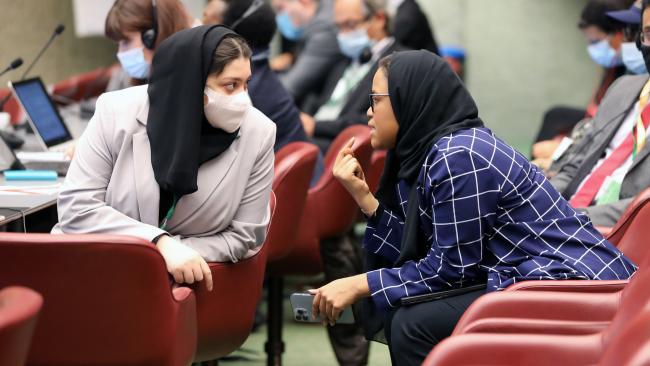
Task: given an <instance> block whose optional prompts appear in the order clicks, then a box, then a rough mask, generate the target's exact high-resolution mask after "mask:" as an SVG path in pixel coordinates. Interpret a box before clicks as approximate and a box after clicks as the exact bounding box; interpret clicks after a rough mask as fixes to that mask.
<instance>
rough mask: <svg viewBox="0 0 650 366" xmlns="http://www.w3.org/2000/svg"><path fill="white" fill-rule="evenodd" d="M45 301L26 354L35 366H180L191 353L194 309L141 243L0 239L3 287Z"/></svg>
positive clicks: (103, 238) (105, 238) (186, 292)
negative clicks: (18, 289)
mask: <svg viewBox="0 0 650 366" xmlns="http://www.w3.org/2000/svg"><path fill="white" fill-rule="evenodd" d="M9 285H19V286H25V287H29V288H32V289H34V290H35V291H38V292H39V293H40V294H41V295H42V296H43V298H44V299H45V305H44V307H43V311H42V312H41V315H40V317H39V321H38V326H37V328H36V332H35V334H34V338H33V341H32V346H31V348H30V351H29V356H28V361H27V363H28V364H37V365H124V364H131V365H136V364H137V365H181V364H187V363H189V362H191V360H192V359H193V355H194V351H195V349H196V312H195V309H196V304H195V302H194V294H193V293H192V291H191V290H190V289H188V288H177V289H174V290H173V291H172V289H171V286H170V280H169V276H168V274H167V269H166V267H165V262H164V260H163V258H162V256H161V255H160V253H159V252H158V250H156V248H155V247H154V246H153V245H151V243H148V242H146V241H144V240H142V239H137V238H131V237H126V236H113V235H49V234H9V233H2V234H0V287H4V286H9Z"/></svg>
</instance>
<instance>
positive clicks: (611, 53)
mask: <svg viewBox="0 0 650 366" xmlns="http://www.w3.org/2000/svg"><path fill="white" fill-rule="evenodd" d="M631 2H632V1H631V0H589V2H588V3H587V5H586V6H585V8H584V9H583V11H582V15H581V17H580V22H579V23H578V28H580V30H582V32H583V33H584V36H585V39H586V41H587V44H588V46H587V51H588V52H589V55H590V56H591V58H592V60H593V61H594V62H595V63H596V64H598V65H600V66H602V67H603V68H604V75H603V78H602V81H601V83H600V85H599V86H598V88H597V89H596V91H595V92H594V95H593V97H592V100H591V102H590V105H589V109H587V110H585V109H581V108H573V107H553V108H551V109H549V110H548V111H547V112H546V113H545V115H544V119H543V121H542V126H541V127H540V130H539V132H538V133H537V137H536V138H535V144H534V145H533V149H532V158H533V160H537V159H539V160H537V161H536V164H538V165H540V166H542V167H543V168H548V166H549V164H550V158H551V157H552V156H553V152H554V151H555V149H556V148H557V147H558V146H559V144H560V140H561V137H560V138H556V137H557V136H558V135H561V134H567V133H569V132H570V131H571V130H572V129H573V127H574V126H575V125H576V124H577V123H578V122H579V121H581V120H582V119H584V118H585V116H588V117H589V118H591V117H593V116H594V115H595V111H596V110H597V108H598V105H599V104H600V102H601V100H602V99H603V97H604V96H605V92H607V89H608V88H609V86H610V85H611V84H612V83H613V82H614V80H616V79H617V78H618V77H620V76H622V75H624V74H625V71H626V70H625V66H624V65H623V59H622V57H621V43H622V41H623V28H624V24H623V23H620V22H618V21H616V20H614V19H612V18H610V17H608V16H607V12H610V11H616V10H623V9H627V8H628V7H629V6H630V4H631Z"/></svg>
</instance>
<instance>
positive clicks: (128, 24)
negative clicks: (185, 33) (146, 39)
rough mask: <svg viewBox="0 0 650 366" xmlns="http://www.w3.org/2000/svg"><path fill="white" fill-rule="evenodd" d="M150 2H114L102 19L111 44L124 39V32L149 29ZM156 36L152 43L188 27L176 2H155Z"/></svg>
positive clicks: (186, 19)
mask: <svg viewBox="0 0 650 366" xmlns="http://www.w3.org/2000/svg"><path fill="white" fill-rule="evenodd" d="M152 8H153V6H152V2H151V0H117V1H115V3H114V4H113V7H112V8H111V10H110V11H109V12H108V15H107V16H106V23H105V34H106V37H108V38H110V39H112V40H113V41H116V42H119V41H123V40H125V39H126V32H138V33H142V32H144V31H146V30H148V29H151V28H152V27H153V14H152V13H153V12H152ZM156 17H157V18H158V36H157V37H156V44H155V46H158V45H159V44H160V42H162V41H164V40H165V39H167V38H168V37H169V36H171V35H172V34H174V33H176V32H178V31H181V30H183V29H186V28H189V18H188V16H187V11H186V10H185V6H184V5H183V3H181V1H180V0H157V1H156Z"/></svg>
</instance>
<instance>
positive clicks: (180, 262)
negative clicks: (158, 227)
mask: <svg viewBox="0 0 650 366" xmlns="http://www.w3.org/2000/svg"><path fill="white" fill-rule="evenodd" d="M156 246H157V247H158V250H159V251H160V254H162V256H163V258H164V259H165V263H166V264H167V271H168V272H169V273H170V274H171V275H172V276H174V281H176V283H187V284H192V283H194V282H200V281H203V280H204V279H205V286H206V288H207V289H208V291H212V272H211V271H210V266H208V263H207V262H206V261H205V259H203V257H201V256H200V255H199V253H197V252H196V251H195V250H194V249H192V248H190V247H188V246H186V245H183V243H180V242H178V241H176V240H174V239H173V238H172V237H170V236H168V235H163V236H162V237H161V238H160V239H158V242H157V243H156Z"/></svg>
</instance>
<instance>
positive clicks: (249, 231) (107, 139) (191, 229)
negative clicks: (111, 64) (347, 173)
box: [52, 85, 275, 262]
mask: <svg viewBox="0 0 650 366" xmlns="http://www.w3.org/2000/svg"><path fill="white" fill-rule="evenodd" d="M148 112H149V97H148V94H147V86H146V85H143V86H137V87H133V88H128V89H124V90H120V91H116V92H111V93H106V94H103V95H102V96H101V97H99V99H98V100H97V109H96V112H95V115H94V116H93V118H92V119H91V120H90V123H89V124H88V128H87V129H86V131H85V132H84V134H83V136H82V137H81V139H80V140H79V142H78V144H77V148H76V152H75V157H74V159H73V160H72V164H71V165H70V169H69V171H68V175H67V176H66V179H65V182H64V184H63V187H62V189H61V192H60V194H59V197H58V215H59V223H58V224H57V225H56V226H55V227H54V229H53V230H52V232H53V233H70V234H82V233H101V234H124V235H132V236H136V237H141V238H144V239H146V240H152V239H154V238H155V237H156V236H158V235H160V234H162V233H164V231H163V230H161V229H159V228H158V226H159V223H158V206H159V200H160V191H159V187H158V184H157V183H156V180H155V178H154V172H153V168H152V166H151V150H150V146H149V138H148V136H147V131H146V125H147V116H148ZM274 141H275V124H274V123H273V122H271V121H270V120H269V119H268V118H267V117H266V116H264V115H263V114H262V113H261V112H259V111H258V110H257V109H255V108H253V107H250V109H249V111H248V113H247V114H246V117H245V119H244V121H243V123H242V126H241V128H240V132H239V135H238V137H237V139H236V140H235V141H234V142H233V144H232V145H231V146H230V148H229V149H228V150H226V151H225V152H224V153H222V154H221V155H219V156H218V157H216V158H214V159H212V160H210V161H208V162H206V163H204V164H203V165H201V167H200V168H199V172H198V178H197V184H198V191H196V192H194V193H192V194H190V195H186V196H183V197H182V198H181V199H180V200H179V201H178V204H177V206H176V211H175V213H174V216H173V217H172V218H171V220H170V222H169V223H168V230H167V232H168V233H169V234H170V235H172V236H174V237H175V238H176V239H177V240H180V241H181V242H182V243H183V244H186V245H187V246H189V247H191V248H193V249H195V250H196V251H197V252H199V254H201V256H202V257H203V258H205V259H206V260H207V261H210V262H212V261H216V262H225V261H231V262H236V261H238V260H239V259H242V258H247V257H249V256H251V255H253V254H255V253H256V252H257V251H258V250H259V248H260V247H261V244H262V243H263V242H264V239H265V237H266V228H267V226H268V224H269V220H270V212H269V207H268V206H269V197H270V192H271V184H272V181H273V161H274V155H273V143H274Z"/></svg>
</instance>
